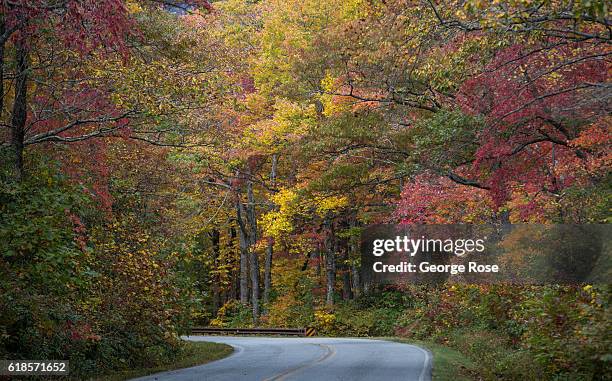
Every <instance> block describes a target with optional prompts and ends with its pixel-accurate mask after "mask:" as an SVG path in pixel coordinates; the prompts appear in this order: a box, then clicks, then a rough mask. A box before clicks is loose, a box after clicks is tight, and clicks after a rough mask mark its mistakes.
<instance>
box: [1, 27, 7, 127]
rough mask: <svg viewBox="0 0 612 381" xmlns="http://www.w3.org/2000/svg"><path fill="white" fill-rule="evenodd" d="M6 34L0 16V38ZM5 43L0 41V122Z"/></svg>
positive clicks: (2, 100) (2, 111)
mask: <svg viewBox="0 0 612 381" xmlns="http://www.w3.org/2000/svg"><path fill="white" fill-rule="evenodd" d="M5 32H6V24H5V23H4V16H3V15H0V36H3V35H4V33H5ZM5 45H6V41H4V40H2V41H0V120H2V114H3V113H4V46H5Z"/></svg>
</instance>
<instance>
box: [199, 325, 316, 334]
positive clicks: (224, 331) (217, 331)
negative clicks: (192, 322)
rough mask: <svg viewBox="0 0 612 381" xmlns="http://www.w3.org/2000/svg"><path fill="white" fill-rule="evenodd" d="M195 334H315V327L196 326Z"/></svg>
mask: <svg viewBox="0 0 612 381" xmlns="http://www.w3.org/2000/svg"><path fill="white" fill-rule="evenodd" d="M191 333H192V334H193V335H281V336H314V335H315V333H316V332H315V329H314V328H217V327H194V328H192V329H191Z"/></svg>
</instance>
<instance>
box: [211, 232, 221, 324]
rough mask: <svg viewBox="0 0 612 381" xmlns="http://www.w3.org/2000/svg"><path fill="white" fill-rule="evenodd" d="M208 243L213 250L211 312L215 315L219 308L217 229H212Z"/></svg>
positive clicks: (219, 248) (218, 236) (218, 234)
mask: <svg viewBox="0 0 612 381" xmlns="http://www.w3.org/2000/svg"><path fill="white" fill-rule="evenodd" d="M210 241H211V243H212V249H213V276H212V279H211V281H212V285H211V286H212V296H213V300H212V303H213V310H214V314H215V315H216V314H217V311H218V310H219V307H220V290H219V283H220V282H219V273H218V269H219V256H220V255H221V246H220V241H221V235H220V233H219V230H217V229H213V230H212V231H211V232H210Z"/></svg>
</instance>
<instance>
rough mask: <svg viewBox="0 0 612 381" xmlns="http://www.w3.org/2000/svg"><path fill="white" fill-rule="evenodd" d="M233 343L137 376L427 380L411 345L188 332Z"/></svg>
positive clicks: (426, 357) (229, 380)
mask: <svg viewBox="0 0 612 381" xmlns="http://www.w3.org/2000/svg"><path fill="white" fill-rule="evenodd" d="M185 339H187V340H193V341H213V342H217V343H225V344H228V345H231V346H232V347H234V353H233V354H232V355H230V356H229V357H226V358H224V359H221V360H217V361H213V362H211V363H208V364H205V365H200V366H195V367H192V368H186V369H178V370H173V371H169V372H163V373H157V374H153V375H150V376H147V377H142V378H138V379H136V380H139V381H145V380H146V381H153V380H158V381H195V380H211V381H235V380H257V381H281V380H283V381H284V380H294V381H301V380H308V381H310V380H315V381H326V380H347V381H349V380H350V381H354V380H385V381H392V380H403V381H429V380H431V363H432V361H431V360H432V358H431V355H430V354H429V352H427V351H426V350H424V349H422V348H419V347H417V346H414V345H409V344H400V343H394V342H390V341H383V340H370V339H347V338H322V337H321V338H316V337H313V338H306V337H304V338H276V337H275V338H272V337H233V336H189V337H186V338H185Z"/></svg>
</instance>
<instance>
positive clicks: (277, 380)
mask: <svg viewBox="0 0 612 381" xmlns="http://www.w3.org/2000/svg"><path fill="white" fill-rule="evenodd" d="M316 345H318V346H320V347H321V348H325V349H326V353H325V354H324V355H323V356H321V357H320V358H318V359H317V360H316V361H313V362H311V363H308V364H304V365H300V366H298V367H295V368H291V369H287V370H286V371H284V372H283V373H281V374H277V375H276V376H272V377H270V378H266V379H264V380H263V381H283V380H285V379H286V378H287V376H289V375H291V374H294V373H296V372H298V371H300V370H304V369H306V368H310V367H311V366H313V365H315V364H318V363H320V362H322V361H325V360H327V359H328V358H330V357H332V356H333V355H335V354H336V349H335V348H334V347H331V346H329V345H325V344H316Z"/></svg>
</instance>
